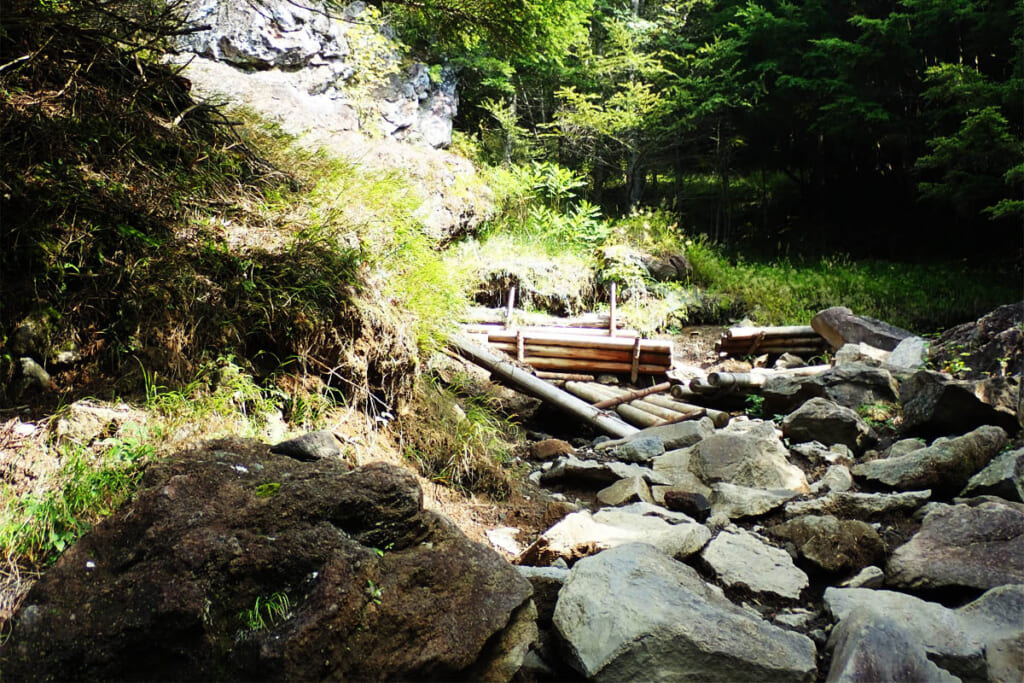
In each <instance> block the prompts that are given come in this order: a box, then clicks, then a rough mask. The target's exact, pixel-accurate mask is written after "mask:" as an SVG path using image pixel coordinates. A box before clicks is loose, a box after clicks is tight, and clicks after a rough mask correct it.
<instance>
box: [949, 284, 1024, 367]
mask: <svg viewBox="0 0 1024 683" xmlns="http://www.w3.org/2000/svg"><path fill="white" fill-rule="evenodd" d="M930 351H931V360H932V362H933V363H935V365H936V366H937V367H940V368H941V367H949V366H951V365H960V364H962V365H965V366H967V367H969V368H970V369H971V372H972V373H974V376H985V375H987V376H990V377H991V376H999V375H1020V374H1021V373H1024V301H1022V302H1018V303H1015V304H1008V305H1006V306H1000V307H999V308H996V309H995V310H993V311H992V312H990V313H987V314H986V315H983V316H982V317H981V318H979V319H978V320H975V321H971V322H968V323H964V324H963V325H958V326H956V327H953V328H950V329H948V330H946V331H945V332H943V333H942V336H941V337H939V339H938V340H937V341H936V342H935V343H934V344H933V345H932V348H931V349H930Z"/></svg>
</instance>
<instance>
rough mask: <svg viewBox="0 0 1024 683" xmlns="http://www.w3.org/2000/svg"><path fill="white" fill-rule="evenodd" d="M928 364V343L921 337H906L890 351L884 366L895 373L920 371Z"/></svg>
mask: <svg viewBox="0 0 1024 683" xmlns="http://www.w3.org/2000/svg"><path fill="white" fill-rule="evenodd" d="M927 362H928V342H927V341H925V340H924V339H922V338H921V337H907V338H906V339H904V340H903V341H901V342H900V343H899V344H897V345H896V348H895V349H893V350H892V353H891V354H889V357H888V358H886V359H885V365H886V367H888V368H891V369H893V370H895V371H897V372H907V371H914V370H920V369H921V368H923V367H924V366H925V364H926V363H927Z"/></svg>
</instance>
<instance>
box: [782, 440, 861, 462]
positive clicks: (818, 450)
mask: <svg viewBox="0 0 1024 683" xmlns="http://www.w3.org/2000/svg"><path fill="white" fill-rule="evenodd" d="M789 450H790V452H792V453H796V454H797V455H799V456H801V457H803V458H807V460H808V461H809V462H810V463H811V464H812V465H813V464H816V463H818V462H826V463H828V464H829V465H852V464H853V460H854V456H853V451H851V450H850V449H849V447H848V446H845V445H843V444H840V443H837V444H832V445H831V446H826V445H825V444H823V443H818V442H817V441H808V442H806V443H793V444H790V445H789Z"/></svg>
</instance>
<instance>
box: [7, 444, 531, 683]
mask: <svg viewBox="0 0 1024 683" xmlns="http://www.w3.org/2000/svg"><path fill="white" fill-rule="evenodd" d="M531 592H532V591H531V588H530V584H529V582H528V581H527V580H526V579H523V578H522V577H520V576H519V574H518V573H517V572H516V571H515V569H514V568H512V567H511V566H510V565H509V564H508V563H507V562H506V561H505V560H504V559H503V558H502V557H501V556H500V555H498V554H497V553H496V552H494V551H493V550H490V549H489V548H487V547H485V546H483V545H480V544H477V543H473V542H471V541H469V540H468V539H467V538H466V537H465V536H464V535H463V534H462V532H461V531H459V530H458V528H457V527H455V525H454V524H453V523H452V522H451V521H449V520H447V519H446V518H444V517H441V516H440V515H437V514H436V513H434V512H430V511H427V510H424V509H423V496H422V492H421V490H420V488H419V486H418V484H417V483H416V479H415V477H414V476H413V475H412V474H411V473H409V472H408V471H406V470H403V469H400V468H397V467H394V466H391V465H386V464H380V463H378V464H373V465H367V466H365V467H361V468H358V469H356V470H354V471H351V472H350V471H349V468H348V466H347V465H346V464H345V463H344V462H342V461H340V460H337V459H326V460H318V461H316V462H309V463H306V462H299V461H297V460H294V459H292V458H288V457H283V456H277V455H272V454H270V453H269V452H268V450H267V446H266V445H265V444H260V443H257V442H254V441H243V440H231V441H220V442H211V443H209V444H206V445H203V446H201V447H198V448H196V449H193V450H192V451H189V452H185V453H181V454H178V455H177V456H173V457H170V458H168V459H166V460H161V461H157V462H154V463H153V464H151V465H150V466H149V468H148V469H147V470H146V472H145V475H144V480H143V482H142V488H141V490H140V491H139V492H138V494H137V495H136V496H135V498H134V499H133V500H132V501H131V503H129V504H128V505H127V506H126V507H125V508H124V509H123V510H121V511H120V512H117V513H115V514H114V515H113V516H111V517H110V518H108V519H106V520H105V521H104V522H102V523H101V524H99V525H97V526H96V527H94V528H93V529H92V531H90V532H89V533H87V534H86V535H85V536H83V537H82V538H81V539H80V540H79V541H78V542H77V543H76V544H75V545H74V546H72V547H71V548H70V549H68V550H67V551H65V552H64V554H63V555H62V556H61V557H60V559H59V560H58V561H57V563H56V564H55V565H54V566H53V567H52V568H50V569H49V570H48V571H47V572H46V573H45V574H44V575H43V577H42V578H40V579H39V581H38V582H37V583H36V584H35V585H34V586H33V588H32V589H31V591H30V592H29V593H28V595H27V596H26V598H25V601H24V603H23V606H22V608H21V610H20V611H19V612H18V614H17V615H16V616H15V619H14V628H13V632H12V634H11V637H10V640H8V641H7V642H6V643H5V644H4V645H3V646H2V647H0V668H2V669H3V671H4V674H5V679H7V678H8V677H9V678H10V679H11V680H155V679H163V680H214V679H216V680H254V679H263V680H265V679H274V680H321V679H324V678H331V679H349V680H369V679H373V680H378V679H385V678H386V679H425V678H456V677H467V678H473V679H481V678H493V679H496V680H507V679H508V678H510V677H511V676H512V675H513V674H514V672H515V670H516V669H517V668H518V667H519V665H520V664H521V663H522V660H523V657H524V656H525V654H526V648H527V647H528V646H529V642H530V641H531V640H532V639H533V638H534V637H535V636H536V626H535V625H534V624H533V623H532V622H533V620H534V618H535V615H536V612H535V611H534V609H533V605H532V603H531V602H530V595H531ZM286 598H287V600H286ZM257 601H259V602H257ZM267 603H270V604H276V605H278V606H279V607H280V610H279V612H278V613H277V614H270V613H268V612H266V611H263V612H259V613H258V614H257V615H256V616H258V617H259V619H256V618H255V617H254V616H252V617H249V618H245V617H244V616H243V615H244V614H245V613H246V612H249V613H250V614H253V613H255V612H256V610H257V608H258V606H259V605H260V604H264V605H266V604H267ZM261 621H262V624H260V622H261Z"/></svg>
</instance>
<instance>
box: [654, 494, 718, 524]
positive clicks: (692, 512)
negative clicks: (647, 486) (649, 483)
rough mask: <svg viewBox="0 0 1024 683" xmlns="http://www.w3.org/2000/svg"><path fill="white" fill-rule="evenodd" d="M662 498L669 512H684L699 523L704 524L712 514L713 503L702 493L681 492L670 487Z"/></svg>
mask: <svg viewBox="0 0 1024 683" xmlns="http://www.w3.org/2000/svg"><path fill="white" fill-rule="evenodd" d="M662 498H663V500H662V503H663V504H664V506H665V507H667V508H668V509H669V510H672V511H674V512H682V513H683V514H685V515H687V516H689V517H693V518H694V519H695V520H697V521H698V522H703V521H704V520H705V519H707V518H708V516H709V515H710V514H711V503H709V502H708V499H707V497H705V496H704V495H703V494H700V493H694V492H692V491H680V490H678V489H673V488H671V487H669V488H668V489H667V490H666V491H664V492H663V496H662Z"/></svg>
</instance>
